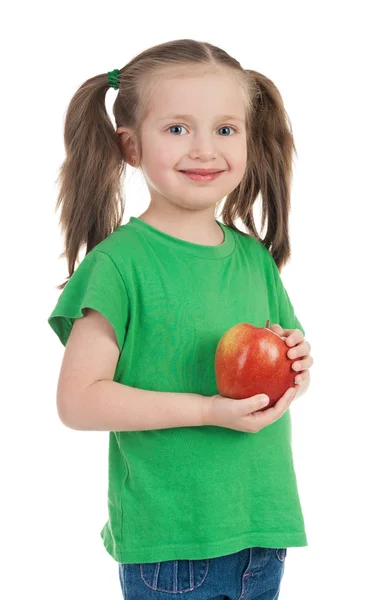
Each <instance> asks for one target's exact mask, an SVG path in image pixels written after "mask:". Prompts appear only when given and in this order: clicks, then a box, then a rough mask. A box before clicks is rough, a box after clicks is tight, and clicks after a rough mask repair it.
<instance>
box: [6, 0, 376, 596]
mask: <svg viewBox="0 0 376 600" xmlns="http://www.w3.org/2000/svg"><path fill="white" fill-rule="evenodd" d="M4 11H5V12H4ZM2 20H3V28H2V29H3V30H2V36H1V46H2V48H1V53H0V55H1V63H2V68H1V80H2V88H3V89H2V93H1V105H2V107H1V111H0V114H1V140H2V144H1V154H2V158H1V165H2V169H1V172H2V173H1V176H2V185H1V195H2V201H1V212H2V219H1V236H0V239H1V250H2V251H1V259H2V286H1V287H2V294H1V302H2V337H3V342H4V344H3V350H4V352H3V353H2V356H3V358H2V360H1V366H2V373H1V408H2V416H1V425H2V428H1V436H0V439H1V460H2V464H1V482H2V492H1V496H0V497H1V518H2V519H1V523H2V525H1V553H2V560H1V571H2V575H1V578H0V595H1V597H2V598H4V600H8V599H9V600H13V599H19V598H28V597H30V598H38V600H51V599H52V598H53V599H54V600H63V599H64V600H65V599H66V598H69V599H70V600H83V599H86V598H88V599H89V598H90V599H91V600H94V599H101V600H103V599H104V598H105V599H106V600H110V599H113V600H120V599H121V590H120V584H119V580H118V570H117V563H116V562H115V561H114V560H113V559H112V558H111V556H110V555H109V554H107V552H106V550H105V549H104V546H103V545H102V540H101V538H100V535H99V533H100V530H101V529H102V527H103V525H104V523H105V522H106V520H107V451H108V433H106V432H82V431H75V430H70V429H68V428H67V427H65V426H64V425H63V424H62V423H61V422H60V420H59V418H58V415H57V411H56V386H57V380H58V375H59V370H60V365H61V360H62V357H63V351H64V348H63V346H62V345H61V343H60V342H59V340H58V338H57V336H56V335H55V334H54V332H53V331H52V330H51V329H50V327H49V325H48V324H47V318H48V316H49V314H50V313H51V311H52V309H53V307H54V306H55V303H56V301H57V297H58V294H59V291H58V290H57V289H56V285H57V284H58V283H60V282H62V281H63V280H64V279H65V277H66V275H67V265H66V263H65V261H64V259H59V255H60V253H61V252H62V251H63V244H62V238H61V235H60V230H59V226H58V215H57V214H56V213H55V211H54V207H55V202H56V197H57V185H56V179H57V176H58V169H59V167H60V165H61V163H62V162H63V160H64V156H65V154H64V145H63V122H64V115H65V111H66V109H67V106H68V103H69V101H70V99H71V97H72V96H73V94H74V93H75V92H76V91H77V89H78V87H79V86H80V85H81V83H83V82H84V81H85V80H86V79H88V78H90V77H92V76H94V75H96V74H100V73H104V72H107V71H111V70H113V69H114V68H122V67H123V66H124V65H125V64H126V63H127V62H128V61H129V60H131V59H132V58H133V57H134V56H135V55H136V54H138V53H139V52H141V51H142V50H144V49H145V48H146V47H149V46H152V45H154V44H157V43H161V42H165V41H168V40H172V39H179V38H184V37H190V38H195V39H198V40H203V41H209V42H211V43H213V44H215V45H218V46H220V47H222V48H223V49H225V50H226V51H227V52H228V53H229V54H231V55H232V56H234V57H235V58H237V60H239V61H240V63H241V64H242V66H243V67H244V68H248V69H255V70H257V71H260V72H261V73H263V74H265V75H266V76H267V77H269V78H270V79H272V81H273V82H274V83H275V84H276V85H277V87H278V89H279V90H280V92H281V94H282V98H283V100H284V103H285V108H286V110H287V113H288V115H289V117H290V119H291V122H292V128H293V133H294V136H295V144H296V147H297V151H298V157H297V158H295V159H294V160H295V165H294V179H293V186H292V211H291V242H292V258H291V260H290V262H289V264H288V265H287V266H286V267H285V268H284V269H283V271H282V273H281V276H282V279H283V281H284V284H285V287H286V289H287V290H288V292H289V295H290V298H291V300H292V303H293V305H294V307H295V311H296V314H297V315H298V318H299V319H300V320H301V323H302V325H303V326H304V328H305V331H306V339H307V340H308V341H309V342H310V344H311V346H312V350H311V354H312V357H313V358H314V361H315V363H314V366H313V367H312V369H311V385H310V389H309V391H308V392H307V393H306V394H305V395H304V396H302V397H301V398H300V399H298V400H297V401H296V402H294V403H293V404H292V407H291V414H292V420H293V451H294V460H295V469H296V473H297V477H298V485H299V492H300V496H301V502H302V506H303V510H304V515H305V521H306V530H307V536H308V542H309V545H308V547H304V548H289V549H288V554H287V559H286V570H285V576H284V578H283V581H282V587H281V594H280V600H302V599H303V598H304V600H313V599H314V600H334V599H341V600H344V599H355V598H356V599H360V598H371V597H373V594H374V593H375V592H374V589H375V583H374V573H375V569H374V561H375V551H374V542H375V518H374V507H375V505H376V498H375V493H374V491H373V489H374V478H375V458H376V456H375V445H374V439H375V436H374V417H375V411H374V403H375V400H376V394H375V388H374V373H375V333H376V332H375V308H376V303H375V295H374V291H373V290H374V287H373V286H374V279H375V266H374V260H373V258H374V256H373V250H374V241H375V224H374V223H375V220H374V219H375V200H376V197H375V187H374V174H375V158H376V157H375V133H376V130H375V129H376V128H375V106H376V98H375V85H374V79H375V67H374V59H372V56H375V35H374V20H373V19H371V2H364V1H358V2H354V3H349V2H330V1H329V2H328V1H327V2H322V1H321V2H318V1H316V2H314V3H307V2H275V3H272V2H254V3H253V2H251V1H247V2H244V3H243V2H240V1H239V0H238V1H232V2H230V3H228V4H227V3H218V2H215V3H211V2H194V1H190V2H185V3H183V4H181V3H177V2H166V1H162V0H161V1H158V2H156V3H149V2H147V3H146V4H145V2H141V3H139V2H132V3H130V2H113V1H111V0H109V1H107V2H105V3H98V4H96V3H95V2H88V1H81V2H80V1H75V2H69V1H66V2H64V3H57V2H29V3H26V2H18V3H14V4H12V5H10V3H8V6H7V8H6V9H3V19H2ZM116 94H117V92H116V91H115V90H113V89H110V90H109V91H108V93H107V98H106V105H107V107H108V110H109V112H110V113H111V110H112V103H113V101H114V99H115V97H116ZM111 114H112V113H111ZM112 118H113V117H112ZM128 173H129V175H128V174H127V178H128V181H129V183H127V185H126V193H127V200H126V213H125V216H124V221H123V222H124V223H126V222H128V220H129V217H130V216H138V215H140V214H141V213H142V212H143V211H144V210H145V209H146V207H147V205H148V193H147V187H146V185H144V183H143V181H142V179H141V178H142V175H141V174H136V175H135V172H134V171H133V169H131V168H128ZM187 597H188V596H187Z"/></svg>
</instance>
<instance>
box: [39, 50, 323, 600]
mask: <svg viewBox="0 0 376 600" xmlns="http://www.w3.org/2000/svg"><path fill="white" fill-rule="evenodd" d="M110 86H113V87H114V88H115V89H118V90H119V92H118V96H117V98H116V100H115V103H114V116H115V121H116V127H117V129H116V131H114V128H113V126H112V123H111V120H110V118H109V116H108V114H107V112H106V109H105V95H106V91H107V90H108V89H109V87H110ZM64 136H65V137H64V139H65V146H66V152H67V157H66V160H65V162H64V164H63V166H62V169H61V191H60V194H59V198H58V201H57V207H58V206H59V205H60V203H61V204H62V212H61V220H60V223H61V225H62V229H63V231H64V234H65V252H64V255H65V256H66V257H67V262H68V268H69V280H68V281H67V282H65V283H64V284H62V285H60V286H58V288H59V289H63V291H62V293H61V295H60V297H59V298H58V301H57V304H56V306H55V308H54V310H53V312H52V314H51V315H50V317H49V319H48V323H49V325H50V326H51V327H52V329H53V330H54V331H55V332H56V334H57V335H58V337H59V339H60V340H61V342H62V343H63V345H64V346H65V347H66V348H65V353H64V358H63V362H62V366H61V371H60V376H59V382H58V389H57V408H58V413H59V417H60V419H61V420H62V422H63V423H64V424H65V425H66V426H68V427H71V428H73V429H77V430H86V431H88V430H95V431H109V482H108V521H107V522H106V524H105V525H104V527H103V529H102V530H101V538H102V540H103V544H104V547H105V549H106V550H107V552H108V553H109V554H110V555H111V556H112V557H113V558H114V559H115V561H117V562H118V565H119V577H120V583H121V587H122V592H123V595H124V598H126V599H127V600H139V598H145V599H146V598H150V599H151V598H153V599H160V600H166V599H167V598H169V599H170V600H171V599H172V598H182V595H181V594H182V592H184V593H185V596H184V597H185V598H189V599H190V600H209V599H217V600H219V599H225V598H230V599H231V600H237V599H238V598H242V599H243V598H247V599H249V600H250V599H252V600H255V599H256V598H260V599H261V598H262V600H272V599H273V600H274V599H276V598H278V594H279V589H280V583H281V578H282V575H283V572H284V562H285V557H286V549H287V547H291V546H306V545H307V538H306V533H305V528H304V520H303V515H302V510H301V505H300V501H299V496H298V490H297V482H296V477H295V472H294V466H293V457H292V450H291V445H290V439H291V430H290V427H291V423H290V412H289V410H288V409H289V406H290V403H291V401H292V399H293V397H294V395H295V397H296V392H297V390H299V392H300V393H302V392H304V391H305V390H306V388H307V386H308V384H309V368H310V367H311V365H312V363H313V360H312V358H311V356H310V354H309V352H310V344H309V343H308V342H307V341H306V340H305V339H304V335H305V332H304V329H303V327H302V326H301V324H300V322H299V320H298V318H297V316H296V315H295V312H294V309H293V306H292V304H291V301H290V298H289V296H288V294H287V291H286V290H285V288H284V286H283V283H282V280H281V278H280V274H279V271H280V269H281V267H282V266H283V265H284V264H285V263H286V262H287V260H288V259H289V256H290V242H289V233H288V215H289V209H290V178H291V165H292V152H293V150H294V149H295V148H294V142H293V136H292V133H291V131H290V129H289V127H288V118H287V116H286V113H285V110H284V107H283V102H282V99H281V96H280V94H279V92H278V90H277V89H276V87H275V85H274V84H273V83H272V82H271V81H270V80H269V79H267V78H266V77H265V76H263V75H261V74H260V73H257V72H256V71H248V70H246V69H243V68H242V67H241V65H240V64H239V62H238V61H237V60H235V59H234V58H232V57H231V56H229V55H228V54H227V53H226V52H225V51H223V50H222V49H220V48H218V47H216V46H213V45H211V44H209V43H207V42H199V41H194V40H191V39H183V40H177V41H171V42H168V43H164V44H160V45H157V46H155V47H152V48H150V49H147V50H145V51H144V52H142V53H141V54H140V55H138V56H136V57H135V58H134V59H133V60H131V61H130V62H129V63H128V64H127V65H126V66H125V67H123V69H121V70H119V71H118V70H117V69H115V70H114V71H112V72H110V73H108V74H107V73H106V74H103V75H98V76H96V77H93V78H91V79H89V80H88V81H86V82H85V83H84V84H83V85H82V86H81V87H80V88H79V90H78V91H77V93H76V94H75V95H74V96H73V98H72V100H71V102H70V104H69V107H68V111H67V115H66V122H65V131H64ZM179 137H180V139H179ZM226 138H227V139H226ZM126 164H130V165H132V166H134V167H135V168H138V167H140V168H141V169H142V172H143V174H144V176H145V180H146V183H147V186H148V189H149V191H150V204H149V207H148V208H147V210H146V211H145V212H144V213H143V214H142V215H140V216H139V217H131V218H130V220H129V222H128V223H126V224H124V225H122V224H121V223H122V217H123V211H124V204H123V200H122V197H121V186H122V175H123V173H124V169H125V165H126ZM214 171H215V173H216V174H215V175H213V174H212V173H213V172H214ZM198 173H199V174H198ZM202 173H203V174H202ZM208 173H211V174H208ZM259 192H261V197H262V202H263V223H262V227H263V225H264V221H265V218H266V217H268V227H267V232H266V236H265V238H264V239H262V238H261V237H259V235H258V233H257V231H256V228H255V224H254V220H253V212H252V211H253V204H254V202H255V201H256V198H257V196H258V194H259ZM224 197H226V200H225V203H224V207H223V211H222V214H223V218H224V222H225V224H223V223H222V222H220V221H219V220H217V219H216V218H215V215H216V208H217V205H218V204H219V202H220V201H221V199H223V198H224ZM236 217H237V218H239V219H240V220H241V221H242V223H243V224H244V226H245V228H246V230H247V233H244V232H242V231H239V230H238V229H237V227H236V226H235V224H234V219H235V218H236ZM82 244H86V247H87V251H86V255H85V257H84V259H83V260H82V262H81V263H80V264H79V266H78V267H77V269H76V270H75V271H74V265H75V263H76V261H77V257H78V252H79V249H80V247H81V246H82ZM270 248H271V251H270ZM268 319H269V320H270V321H271V322H272V323H274V325H272V326H271V329H273V331H275V332H276V333H278V334H280V335H284V336H286V338H287V339H286V344H287V346H288V348H289V349H288V350H287V353H288V356H289V357H290V358H294V359H295V358H296V359H298V362H297V361H295V362H294V363H293V368H294V369H295V370H296V373H297V376H296V385H294V387H293V388H289V389H288V390H287V391H286V393H285V394H284V395H283V396H282V398H281V399H280V400H279V401H278V402H277V404H276V405H275V406H274V407H271V408H269V409H268V410H266V411H261V410H260V409H261V408H262V407H263V406H265V404H262V400H263V399H264V394H258V395H257V396H253V397H251V398H245V399H243V400H234V399H231V398H224V397H222V396H220V395H219V394H218V393H217V391H218V390H217V388H216V379H215V370H214V357H215V351H216V347H217V344H218V342H219V340H220V338H221V336H222V335H223V333H224V332H225V331H226V330H227V329H229V328H230V327H232V326H233V325H235V324H236V323H240V322H251V323H253V324H255V325H257V326H259V327H265V323H266V321H267V320H268ZM266 402H268V399H266Z"/></svg>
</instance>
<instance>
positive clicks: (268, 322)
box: [265, 319, 270, 329]
mask: <svg viewBox="0 0 376 600" xmlns="http://www.w3.org/2000/svg"><path fill="white" fill-rule="evenodd" d="M269 325H270V320H269V319H268V320H267V321H266V325H265V327H266V329H269Z"/></svg>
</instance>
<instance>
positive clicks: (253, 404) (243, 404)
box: [236, 394, 270, 414]
mask: <svg viewBox="0 0 376 600" xmlns="http://www.w3.org/2000/svg"><path fill="white" fill-rule="evenodd" d="M269 402H270V398H269V396H267V395H266V394H256V395H255V396H249V397H248V398H242V399H240V400H237V401H236V403H237V405H238V406H239V408H240V409H241V412H242V413H243V411H246V414H248V413H249V412H254V411H256V410H260V408H263V407H264V406H267V405H268V404H269Z"/></svg>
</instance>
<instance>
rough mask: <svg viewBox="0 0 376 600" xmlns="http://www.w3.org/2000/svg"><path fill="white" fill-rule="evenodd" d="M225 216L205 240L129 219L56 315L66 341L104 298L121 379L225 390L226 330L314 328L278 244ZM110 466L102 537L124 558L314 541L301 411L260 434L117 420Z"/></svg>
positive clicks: (154, 386) (168, 388)
mask: <svg viewBox="0 0 376 600" xmlns="http://www.w3.org/2000/svg"><path fill="white" fill-rule="evenodd" d="M217 223H218V224H219V225H220V226H221V228H222V230H223V232H224V236H225V239H224V242H223V243H222V244H220V245H219V246H205V245H201V244H194V243H191V242H188V241H185V240H181V239H179V238H176V237H173V236H170V235H167V234H166V233H164V232H162V231H160V230H158V229H156V228H155V227H152V226H151V225H149V224H148V223H145V222H144V221H142V220H141V219H139V218H138V217H131V218H130V221H129V222H128V223H127V224H125V225H121V226H119V227H118V228H117V229H116V230H115V231H114V232H113V233H112V234H111V235H109V236H108V237H107V238H106V239H105V240H103V241H102V242H100V243H99V244H98V245H97V246H95V248H93V250H91V252H89V253H88V254H87V255H86V256H85V257H84V259H83V260H82V261H81V263H80V264H79V266H78V267H77V269H76V271H75V272H74V274H73V276H72V277H71V279H70V280H69V282H68V284H67V285H66V287H65V288H64V290H63V291H62V292H61V294H60V297H59V298H58V301H57V304H56V306H55V308H54V310H53V312H52V314H51V315H50V317H49V318H48V323H49V325H50V326H51V327H52V329H53V330H54V331H55V332H56V334H57V335H58V337H59V339H60V340H61V342H62V343H63V345H64V346H65V345H66V342H67V340H68V337H69V334H70V331H71V329H72V326H73V322H74V319H77V318H80V317H82V316H83V315H84V313H83V310H84V309H85V308H86V307H90V308H93V309H95V310H97V311H99V312H100V313H102V314H103V315H104V316H105V317H106V319H108V320H109V322H110V323H111V324H112V326H113V328H114V331H115V334H116V338H117V341H118V344H119V349H120V356H119V360H118V364H117V367H116V372H115V375H114V381H117V382H119V383H123V384H126V385H128V386H132V387H136V388H141V389H145V390H156V391H161V392H189V393H197V394H202V395H204V396H212V395H213V394H217V393H218V389H217V386H216V379H215V370H214V359H215V351H216V347H217V344H218V342H219V340H220V338H221V337H222V335H223V334H224V333H225V331H226V330H227V329H229V328H230V327H232V326H233V325H235V324H236V323H241V322H249V323H253V324H254V325H256V326H258V327H265V324H266V321H267V319H270V322H271V323H279V324H280V325H281V326H282V327H283V328H284V329H295V328H298V329H301V331H302V332H303V334H305V332H304V329H303V328H302V326H301V324H300V322H299V321H298V319H297V317H296V315H295V313H294V309H293V306H292V304H291V301H290V299H289V296H288V294H287V291H286V290H285V288H284V286H283V283H282V281H281V278H280V274H279V272H278V269H277V266H276V263H275V261H274V259H273V257H272V255H271V254H270V252H269V251H268V250H267V249H266V248H265V247H264V246H263V244H262V243H261V242H259V241H258V240H256V239H255V238H254V237H253V236H250V235H246V236H242V235H241V234H239V233H238V232H236V231H234V230H233V229H231V228H230V227H228V226H226V225H224V224H223V223H221V222H220V221H217ZM183 399H184V396H182V401H183ZM108 466H109V472H108V521H107V522H106V524H105V525H104V527H103V529H102V530H101V532H100V535H101V537H102V540H103V543H104V546H105V548H106V550H107V552H108V553H109V554H110V555H111V556H112V557H113V558H114V559H115V560H116V561H118V562H121V563H148V562H149V563H150V562H160V561H167V560H179V559H186V560H187V559H191V560H194V559H203V558H215V557H218V556H224V555H228V554H232V553H234V552H238V551H240V550H242V549H244V548H249V547H253V546H263V547H267V548H273V547H274V548H283V547H288V546H307V545H308V544H307V538H306V533H305V528H304V520H303V514H302V510H301V505H300V500H299V495H298V489H297V482H296V476H295V471H294V463H293V455H292V447H291V420H290V411H289V410H287V411H286V412H285V413H284V415H283V416H282V417H281V418H280V419H278V420H277V421H276V422H274V423H272V424H271V425H269V426H267V427H265V428H264V429H262V430H261V431H259V432H258V433H247V432H241V431H236V430H233V429H228V428H225V427H216V426H202V427H200V426H197V427H174V428H167V429H154V430H148V431H114V432H112V431H111V432H109V462H108Z"/></svg>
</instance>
